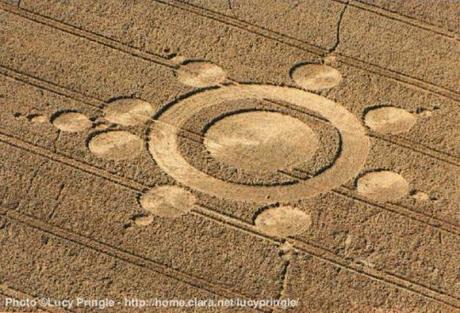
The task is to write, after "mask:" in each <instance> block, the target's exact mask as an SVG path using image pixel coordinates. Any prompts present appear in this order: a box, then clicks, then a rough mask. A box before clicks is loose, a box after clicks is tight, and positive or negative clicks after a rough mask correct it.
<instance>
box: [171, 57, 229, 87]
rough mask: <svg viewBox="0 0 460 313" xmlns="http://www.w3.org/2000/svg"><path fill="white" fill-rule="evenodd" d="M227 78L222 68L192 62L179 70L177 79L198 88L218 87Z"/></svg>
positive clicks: (210, 64) (201, 62) (202, 62)
mask: <svg viewBox="0 0 460 313" xmlns="http://www.w3.org/2000/svg"><path fill="white" fill-rule="evenodd" d="M226 77H227V75H226V73H225V71H224V70H223V69H222V68H221V67H219V66H217V65H215V64H213V63H210V62H204V61H191V62H188V63H186V64H183V65H181V66H180V67H179V69H178V70H177V78H178V79H179V81H180V82H181V83H183V84H184V85H187V86H192V87H198V88H203V87H209V86H215V85H218V84H220V83H222V82H223V81H224V80H225V79H226Z"/></svg>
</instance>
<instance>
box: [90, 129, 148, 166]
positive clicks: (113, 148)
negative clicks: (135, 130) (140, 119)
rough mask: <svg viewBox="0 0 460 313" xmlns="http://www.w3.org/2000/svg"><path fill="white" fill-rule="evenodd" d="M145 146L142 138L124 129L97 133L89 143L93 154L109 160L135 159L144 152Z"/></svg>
mask: <svg viewBox="0 0 460 313" xmlns="http://www.w3.org/2000/svg"><path fill="white" fill-rule="evenodd" d="M143 147H144V142H143V141H142V139H141V138H139V137H138V136H136V135H133V134H131V133H129V132H127V131H122V130H115V131H108V132H104V133H100V134H97V135H95V136H94V137H92V138H91V140H90V141H89V144H88V148H89V150H90V151H91V152H92V153H93V154H95V155H96V156H98V157H100V158H103V159H109V160H127V159H133V158H135V157H137V156H138V155H139V154H140V153H141V152H142V149H143Z"/></svg>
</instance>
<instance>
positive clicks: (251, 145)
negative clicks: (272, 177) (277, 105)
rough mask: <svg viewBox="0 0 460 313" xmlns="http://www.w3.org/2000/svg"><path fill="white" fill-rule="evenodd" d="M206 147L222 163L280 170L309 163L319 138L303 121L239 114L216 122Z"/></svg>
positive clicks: (261, 113) (267, 114) (269, 114)
mask: <svg viewBox="0 0 460 313" xmlns="http://www.w3.org/2000/svg"><path fill="white" fill-rule="evenodd" d="M204 145H205V146H206V148H207V149H208V151H209V152H210V153H211V155H212V156H213V157H214V158H215V159H216V160H218V161H221V162H223V163H226V164H229V165H231V166H234V167H237V168H243V169H247V170H266V171H267V170H277V169H282V168H287V167H290V166H293V165H295V164H299V163H302V162H305V161H307V160H309V159H310V158H311V157H312V156H313V154H314V153H315V151H316V148H317V147H318V138H317V137H316V135H315V133H314V132H313V130H312V129H311V128H310V127H308V126H307V125H306V124H305V123H303V122H302V121H300V120H298V119H296V118H293V117H291V116H288V115H285V114H281V113H278V112H264V111H252V112H244V113H237V114H233V115H230V116H227V117H224V118H223V119H220V120H218V121H217V122H215V123H214V124H213V125H212V126H211V127H210V128H209V129H208V131H207V132H206V134H205V139H204Z"/></svg>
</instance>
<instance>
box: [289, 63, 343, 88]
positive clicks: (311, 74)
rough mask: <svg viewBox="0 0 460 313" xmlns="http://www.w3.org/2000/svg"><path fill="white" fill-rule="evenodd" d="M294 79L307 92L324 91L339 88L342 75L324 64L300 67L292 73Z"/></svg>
mask: <svg viewBox="0 0 460 313" xmlns="http://www.w3.org/2000/svg"><path fill="white" fill-rule="evenodd" d="M291 77H292V79H293V80H294V81H295V82H296V84H297V85H299V86H300V87H302V88H305V89H307V90H323V89H329V88H332V87H335V86H337V85H338V84H339V83H340V82H341V81H342V74H340V72H339V71H338V70H336V69H335V68H333V67H330V66H328V65H324V64H305V65H300V66H298V67H296V68H294V70H293V71H292V73H291Z"/></svg>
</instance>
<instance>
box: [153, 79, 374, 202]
mask: <svg viewBox="0 0 460 313" xmlns="http://www.w3.org/2000/svg"><path fill="white" fill-rule="evenodd" d="M247 99H256V100H264V99H270V100H274V101H283V102H288V103H290V104H292V105H295V106H298V107H301V108H304V109H307V110H311V111H314V112H316V113H318V114H320V115H322V116H323V117H324V118H326V119H327V120H328V121H329V122H330V123H331V124H332V125H333V126H334V127H335V128H336V129H337V130H338V131H339V134H340V137H341V143H342V144H341V151H340V154H339V156H338V157H337V159H336V161H335V163H334V164H333V166H331V167H330V168H328V169H326V170H325V171H323V172H321V173H320V174H318V175H317V176H314V177H312V178H310V179H308V180H302V181H299V182H298V183H295V184H292V185H279V186H250V185H242V184H238V183H232V182H227V181H223V180H220V179H218V178H216V177H213V176H210V175H208V174H206V173H204V172H202V171H200V170H198V169H197V168H195V167H193V166H192V165H191V164H189V163H188V162H187V161H186V160H185V159H184V157H183V156H182V155H181V153H180V152H179V147H178V140H177V137H178V133H179V131H180V129H181V127H182V125H184V123H185V122H186V121H187V120H188V119H190V118H191V117H192V116H194V115H195V114H197V113H198V112H200V111H201V110H203V109H205V108H209V107H211V106H214V105H218V104H221V103H223V102H226V101H235V100H236V101H238V100H247ZM270 114H278V113H270ZM272 117H273V116H270V119H271V118H272ZM157 119H158V122H157V123H153V125H152V127H151V130H150V134H149V144H148V148H149V152H150V154H151V155H152V157H153V159H154V160H155V162H156V163H157V164H158V166H160V167H161V168H162V169H163V170H164V171H165V172H166V173H168V174H169V175H170V176H172V177H173V178H174V179H175V180H177V181H178V182H180V183H181V184H183V185H186V186H189V187H190V188H193V189H196V190H198V191H201V192H204V193H208V194H211V195H214V196H217V197H222V198H227V199H233V200H240V201H251V202H258V203H266V202H277V201H289V200H294V199H300V198H309V197H313V196H315V195H317V194H319V193H323V192H327V191H329V190H330V189H332V188H334V187H336V186H338V185H341V184H343V183H345V182H346V181H347V180H349V179H351V178H352V177H354V176H355V175H356V174H357V173H358V172H359V171H360V169H361V168H362V166H363V164H364V162H365V160H366V158H367V154H368V149H369V140H368V138H367V136H366V133H365V129H364V127H363V126H362V125H361V123H360V121H359V120H358V119H357V118H356V117H355V116H354V115H353V114H352V113H351V112H349V111H348V110H346V109H345V108H344V107H342V106H341V105H339V104H337V103H335V102H334V101H331V100H329V99H326V98H324V97H322V96H319V95H316V94H313V93H310V92H306V91H304V90H300V89H296V88H291V87H280V86H272V85H256V84H247V85H246V84H238V85H232V86H223V87H220V88H216V89H210V90H204V91H201V92H198V93H195V94H192V95H191V96H189V97H186V98H184V99H182V100H180V101H179V102H177V103H175V104H174V105H172V106H171V107H170V108H169V109H168V110H166V111H165V112H163V113H162V114H161V115H160V116H159V117H158V118H157ZM224 120H225V119H223V121H224ZM296 122H297V120H296ZM218 123H219V122H217V123H216V124H215V126H213V127H219V126H218ZM243 124H244V123H243ZM171 125H174V127H171ZM245 127H248V125H247V123H246V124H245ZM289 127H291V126H289ZM289 127H288V128H289ZM224 128H225V127H224ZM306 129H307V128H304V129H302V127H300V128H299V131H300V132H302V131H304V133H306V134H307V135H306V137H310V138H314V137H311V135H310V134H309V133H308V132H306ZM255 133H256V135H255V136H256V137H257V136H258V135H259V134H258V131H256V132H255ZM289 133H290V131H288V132H287V133H285V134H283V132H279V136H281V138H277V140H285V141H289V140H290V139H291V138H289ZM291 133H292V132H291ZM283 136H284V137H283ZM259 137H260V136H259ZM259 139H260V138H259ZM211 141H212V139H211V136H210V137H209V143H211ZM275 141H276V140H275ZM311 141H312V140H310V143H311ZM296 142H297V141H296ZM209 143H208V144H209ZM310 143H309V142H308V140H306V142H305V143H304V144H305V146H306V148H305V151H307V153H306V155H305V157H306V158H308V151H311V146H309V144H310ZM257 145H259V147H260V140H259V141H258V142H257ZM211 146H212V144H211ZM262 147H263V145H262ZM262 150H263V149H262ZM256 151H258V152H257V153H261V152H262V151H261V150H256ZM267 157H268V158H270V155H267ZM275 159H276V158H275ZM275 163H276V162H275ZM275 165H278V164H275Z"/></svg>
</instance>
